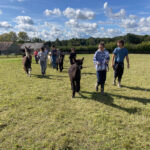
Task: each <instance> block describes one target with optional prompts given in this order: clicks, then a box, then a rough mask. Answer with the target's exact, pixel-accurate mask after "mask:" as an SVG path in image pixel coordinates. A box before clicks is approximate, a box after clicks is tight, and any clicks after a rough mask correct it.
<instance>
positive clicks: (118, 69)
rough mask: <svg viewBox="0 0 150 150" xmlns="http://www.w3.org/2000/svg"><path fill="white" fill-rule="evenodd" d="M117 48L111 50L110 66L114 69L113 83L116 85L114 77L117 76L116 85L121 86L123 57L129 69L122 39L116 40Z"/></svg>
mask: <svg viewBox="0 0 150 150" xmlns="http://www.w3.org/2000/svg"><path fill="white" fill-rule="evenodd" d="M117 46H118V47H117V48H116V49H115V50H114V51H113V56H112V67H113V69H114V81H113V84H114V85H116V79H117V78H118V87H121V80H122V76H123V72H124V59H125V58H126V61H127V68H128V69H129V67H130V64H129V57H128V50H127V49H126V48H125V47H124V41H123V40H119V41H118V42H117Z"/></svg>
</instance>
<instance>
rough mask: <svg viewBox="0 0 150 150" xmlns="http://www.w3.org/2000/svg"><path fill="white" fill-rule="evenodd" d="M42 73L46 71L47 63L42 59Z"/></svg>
mask: <svg viewBox="0 0 150 150" xmlns="http://www.w3.org/2000/svg"><path fill="white" fill-rule="evenodd" d="M40 65H41V73H42V74H43V75H44V74H45V73H46V68H47V64H46V61H40Z"/></svg>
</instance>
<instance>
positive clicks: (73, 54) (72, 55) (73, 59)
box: [69, 48, 77, 65]
mask: <svg viewBox="0 0 150 150" xmlns="http://www.w3.org/2000/svg"><path fill="white" fill-rule="evenodd" d="M76 56H77V54H76V52H75V49H74V48H71V53H70V56H69V59H70V64H71V65H73V64H74V63H75V60H76Z"/></svg>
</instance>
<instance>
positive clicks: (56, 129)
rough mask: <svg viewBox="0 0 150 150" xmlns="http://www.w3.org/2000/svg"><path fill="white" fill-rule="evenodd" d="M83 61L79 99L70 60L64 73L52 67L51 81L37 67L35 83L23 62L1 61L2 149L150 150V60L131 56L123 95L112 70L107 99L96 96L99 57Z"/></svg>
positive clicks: (109, 75)
mask: <svg viewBox="0 0 150 150" xmlns="http://www.w3.org/2000/svg"><path fill="white" fill-rule="evenodd" d="M83 56H84V58H85V61H84V65H83V66H84V68H83V70H82V80H81V92H80V93H79V94H77V95H76V98H75V99H72V98H71V90H70V89H71V87H70V81H69V77H68V73H67V72H68V68H69V60H68V57H67V56H66V58H65V63H64V64H65V67H64V68H65V69H64V71H63V72H62V73H60V72H57V71H56V70H53V69H51V68H50V67H49V66H48V69H47V75H46V77H45V78H42V77H41V75H40V66H39V65H37V64H35V63H34V62H33V65H32V68H33V69H32V77H31V78H30V77H27V76H26V75H25V73H24V71H23V69H22V59H21V58H3V59H1V58H0V149H2V150H9V149H10V150H15V149H19V150H22V149H25V150H29V149H31V150H32V149H33V150H34V149H39V150H41V149H48V150H49V149H54V150H55V149H56V150H57V149H58V150H65V149H66V150H67V149H68V150H71V149H73V150H74V149H75V150H80V149H83V150H99V149H100V150H110V149H111V150H116V149H118V150H125V149H128V150H131V149H136V150H141V149H146V150H148V149H150V79H149V77H150V69H149V66H150V55H130V60H131V63H130V64H131V68H130V69H129V70H128V69H127V68H126V67H125V74H124V77H123V81H122V85H123V87H122V88H121V89H120V88H118V87H116V86H113V85H112V81H113V70H112V69H111V68H110V71H109V72H108V73H107V82H106V85H105V91H106V95H104V96H102V95H100V93H97V92H96V91H95V83H96V74H95V69H94V66H93V62H92V59H93V55H79V56H78V58H82V57H83ZM145 61H146V62H145ZM125 65H126V64H125Z"/></svg>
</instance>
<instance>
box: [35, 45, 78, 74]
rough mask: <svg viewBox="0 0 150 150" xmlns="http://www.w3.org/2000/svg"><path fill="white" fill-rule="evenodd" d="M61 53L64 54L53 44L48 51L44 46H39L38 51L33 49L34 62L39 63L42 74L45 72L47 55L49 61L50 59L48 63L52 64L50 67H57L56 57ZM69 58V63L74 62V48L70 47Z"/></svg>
mask: <svg viewBox="0 0 150 150" xmlns="http://www.w3.org/2000/svg"><path fill="white" fill-rule="evenodd" d="M61 55H64V53H63V52H62V51H60V50H59V49H56V47H55V45H53V46H52V47H51V51H50V52H49V50H48V49H47V48H45V49H44V48H41V49H40V51H39V52H38V51H37V50H35V51H34V57H35V61H36V64H38V63H39V64H40V66H41V73H42V75H43V76H44V75H45V74H46V69H47V59H48V56H50V61H51V62H50V63H51V64H52V68H53V69H55V68H56V69H57V64H56V63H57V58H59V57H60V56H61ZM69 59H70V64H71V65H72V64H74V63H75V60H76V52H75V49H74V48H72V49H71V53H70V56H69Z"/></svg>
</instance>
